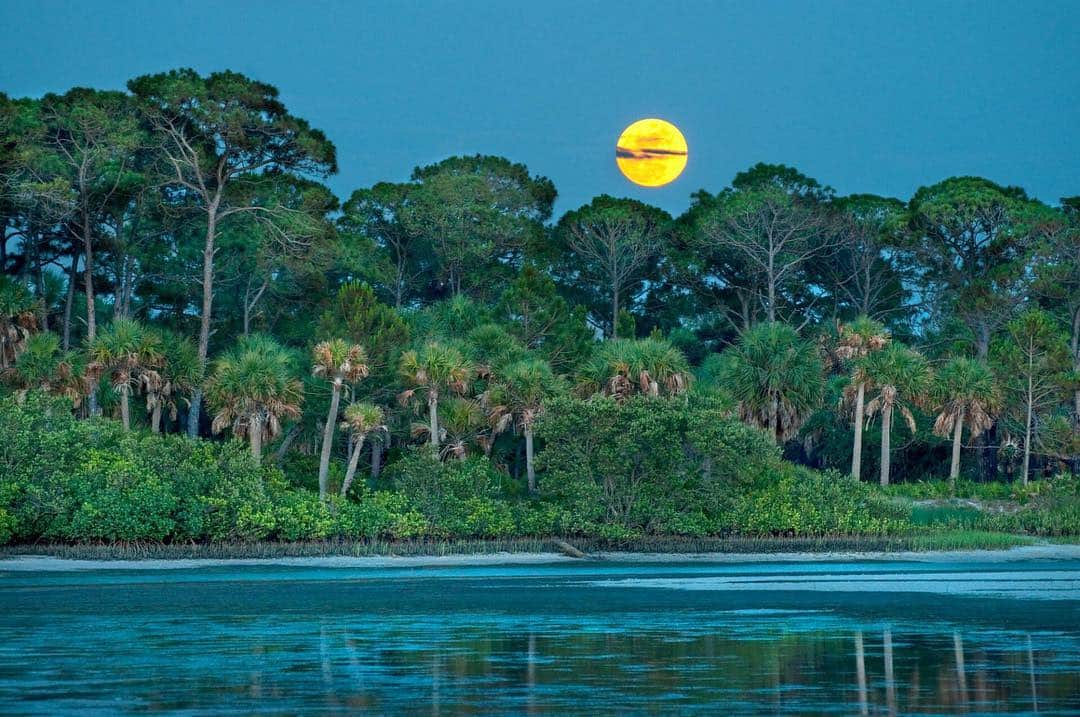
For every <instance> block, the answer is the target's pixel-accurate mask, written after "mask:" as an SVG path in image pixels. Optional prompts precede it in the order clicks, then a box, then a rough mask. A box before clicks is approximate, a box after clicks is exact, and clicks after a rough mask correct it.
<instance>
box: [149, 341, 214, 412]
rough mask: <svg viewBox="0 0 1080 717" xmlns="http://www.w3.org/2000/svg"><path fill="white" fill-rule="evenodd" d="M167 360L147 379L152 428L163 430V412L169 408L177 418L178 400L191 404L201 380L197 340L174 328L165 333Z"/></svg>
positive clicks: (164, 349)
mask: <svg viewBox="0 0 1080 717" xmlns="http://www.w3.org/2000/svg"><path fill="white" fill-rule="evenodd" d="M161 341H162V349H163V351H162V353H163V361H162V363H161V367H160V368H159V369H158V370H157V371H156V373H155V374H153V375H148V376H147V377H146V380H145V381H144V386H145V388H146V410H147V411H148V412H149V413H150V429H151V430H152V431H153V432H154V433H160V432H161V414H162V412H163V411H165V410H168V412H169V418H170V419H171V420H173V421H175V420H176V414H177V409H178V407H179V406H178V403H179V402H180V401H183V402H185V403H189V401H188V399H187V398H186V396H188V395H189V394H190V393H191V392H192V391H194V390H195V388H196V387H197V386H198V385H199V383H200V381H201V378H202V376H201V373H200V371H199V355H198V349H197V348H196V346H195V343H194V342H193V341H192V340H191V339H189V338H187V337H186V336H180V335H178V334H174V333H173V332H171V331H162V332H161Z"/></svg>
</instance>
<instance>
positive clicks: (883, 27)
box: [0, 0, 1080, 213]
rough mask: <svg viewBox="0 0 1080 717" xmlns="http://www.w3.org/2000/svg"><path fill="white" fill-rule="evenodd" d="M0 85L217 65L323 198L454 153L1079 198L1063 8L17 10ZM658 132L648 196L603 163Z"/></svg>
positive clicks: (9, 18) (3, 12)
mask: <svg viewBox="0 0 1080 717" xmlns="http://www.w3.org/2000/svg"><path fill="white" fill-rule="evenodd" d="M0 26H2V27H5V28H6V32H5V37H4V50H3V55H4V56H3V59H2V60H0V91H4V92H7V93H8V94H9V95H14V96H24V95H31V96H33V95H40V94H42V93H44V92H47V91H63V90H66V89H67V88H69V87H72V86H76V85H83V86H92V87H100V88H121V87H123V85H124V83H125V82H126V80H127V79H129V78H130V77H133V76H135V75H139V74H143V73H148V72H157V71H161V70H167V69H171V68H174V67H182V66H190V67H194V68H195V69H197V70H199V71H201V72H210V71H213V70H216V69H226V68H228V69H233V70H237V71H240V72H243V73H246V74H248V75H251V76H253V77H256V78H258V79H260V80H264V81H267V82H270V83H272V84H274V85H276V86H277V87H278V88H280V90H281V94H282V98H283V99H284V101H285V102H286V104H287V105H288V106H289V108H290V109H291V110H292V111H293V112H294V113H296V114H298V115H300V116H302V117H304V118H306V119H308V120H309V121H310V122H311V123H312V124H313V125H314V126H316V127H319V128H321V129H323V130H324V131H326V132H327V134H328V135H329V136H330V138H331V139H333V140H334V142H335V143H336V144H337V147H338V154H339V163H340V166H341V172H340V174H339V175H337V176H336V177H334V178H332V179H331V180H330V184H331V186H332V187H333V189H334V190H335V192H336V193H337V194H338V195H339V196H342V197H346V196H348V194H349V192H351V191H352V190H353V189H355V188H357V187H361V186H369V185H371V184H372V183H374V182H377V181H382V180H393V181H403V180H405V179H406V178H407V177H408V175H409V173H410V171H411V170H412V168H413V167H414V166H416V165H418V164H427V163H430V162H434V161H438V160H439V159H442V158H444V157H446V156H449V155H453V154H472V153H476V152H480V153H485V154H500V155H505V156H507V157H509V158H511V159H513V160H515V161H520V162H524V163H526V164H527V165H528V166H529V168H530V169H531V170H532V171H533V172H534V173H540V174H544V175H546V176H548V177H550V178H551V179H552V180H553V181H554V182H555V184H556V186H557V187H558V189H559V193H560V199H559V202H558V204H557V212H562V211H565V210H567V209H571V208H574V207H576V206H578V205H580V204H583V203H585V202H587V201H588V200H589V199H590V198H591V197H593V196H594V195H597V194H601V193H608V194H614V195H617V196H631V197H635V198H638V199H642V200H645V201H649V202H651V203H654V204H657V205H659V206H661V207H663V208H665V209H667V210H668V211H671V212H673V213H678V212H681V211H682V210H683V209H684V208H685V207H686V206H687V205H688V203H689V197H690V194H691V193H692V192H693V191H696V190H697V189H699V188H706V189H709V190H710V191H716V190H718V189H720V188H722V187H723V186H724V185H726V184H727V183H728V182H730V180H731V178H732V177H733V176H734V174H735V173H736V172H738V171H739V170H741V169H744V168H746V167H748V166H749V165H751V164H753V163H754V162H757V161H767V162H782V163H786V164H791V165H794V166H796V167H798V168H799V169H800V170H802V171H803V172H805V173H807V174H809V175H811V176H814V177H816V178H817V179H819V180H820V181H822V182H824V183H827V184H831V185H832V186H834V187H835V188H836V189H837V190H838V191H839V192H841V193H849V192H874V193H878V194H887V195H893V196H898V197H900V198H904V199H906V198H908V197H909V196H910V195H911V194H912V193H913V192H914V190H915V189H916V188H917V187H919V186H920V185H923V184H929V183H933V182H936V181H938V180H940V179H943V178H944V177H947V176H951V175H956V174H978V175H983V176H986V177H989V178H990V179H993V180H995V181H999V182H1002V183H1009V184H1019V185H1021V186H1023V187H1025V188H1026V189H1028V191H1029V192H1031V193H1032V194H1034V195H1035V196H1037V197H1039V198H1041V199H1043V200H1045V201H1049V202H1056V201H1057V199H1058V198H1059V197H1061V196H1063V195H1076V194H1080V131H1078V128H1080V71H1078V70H1080V32H1078V31H1077V28H1078V27H1080V2H1059V3H1040V2H1017V3H1011V2H1006V1H1005V0H986V1H985V2H981V3H967V2H933V3H931V2H914V3H879V2H858V3H856V2H850V3H839V2H821V3H809V2H798V3H796V2H777V3H771V2H750V1H749V0H746V1H744V2H739V3H724V2H710V3H692V2H679V3H672V5H671V6H670V7H666V6H665V4H663V3H657V2H647V3H646V2H642V3H639V2H618V3H610V4H609V3H599V2H596V3H593V2H543V3H527V2H509V1H506V2H494V1H493V2H487V3H477V2H440V3H417V2H404V1H400V0H399V1H395V2H363V3H361V2H350V3H344V2H342V3H332V2H307V3H304V2H292V3H290V2H261V3H254V2H251V3H248V2H239V1H238V0H230V1H228V2H221V1H219V2H170V3H165V2H141V3H138V2H137V3H130V2H128V3H112V2H79V3H75V2H51V1H44V0H35V1H34V2H17V1H16V0H0ZM650 116H657V117H662V118H665V119H668V120H670V121H672V122H674V123H676V124H677V125H678V126H679V127H680V128H681V129H682V131H683V133H684V134H685V135H686V138H687V141H688V143H689V145H690V160H689V164H688V166H687V169H686V171H685V173H684V174H683V176H682V177H681V178H680V179H679V180H678V181H676V182H675V183H673V184H672V185H669V186H668V187H665V188H662V189H652V190H649V189H643V188H638V187H635V186H634V185H631V184H630V183H629V182H627V181H626V180H625V179H623V178H622V176H621V175H620V174H619V173H618V170H617V168H616V166H615V160H614V153H615V140H616V138H617V137H618V134H619V132H620V131H621V130H622V129H623V127H624V126H626V125H628V124H629V123H630V122H632V121H634V120H636V119H639V118H642V117H650Z"/></svg>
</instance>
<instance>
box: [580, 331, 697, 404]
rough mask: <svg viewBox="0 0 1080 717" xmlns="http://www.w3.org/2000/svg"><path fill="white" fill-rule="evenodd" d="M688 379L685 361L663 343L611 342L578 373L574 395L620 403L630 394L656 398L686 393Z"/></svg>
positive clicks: (639, 340)
mask: <svg viewBox="0 0 1080 717" xmlns="http://www.w3.org/2000/svg"><path fill="white" fill-rule="evenodd" d="M691 378H692V375H691V373H690V365H689V364H688V363H687V362H686V357H685V356H683V353H682V351H679V349H677V348H676V347H675V346H673V345H672V344H671V343H670V342H668V341H665V340H663V339H655V338H647V339H611V340H609V341H605V342H604V343H602V344H600V345H599V346H598V347H597V348H596V351H594V352H593V356H592V358H590V359H589V360H588V361H587V362H586V363H585V365H584V366H583V367H582V369H581V374H580V377H579V381H578V387H577V391H578V392H579V393H583V394H585V395H592V394H596V393H600V394H603V395H605V396H613V397H614V398H615V399H616V400H619V401H622V400H625V399H626V398H628V397H630V396H631V395H633V394H636V393H640V394H642V395H645V396H652V397H657V396H660V395H661V394H665V395H678V394H681V393H683V392H684V391H686V389H687V388H688V387H689V385H690V380H691Z"/></svg>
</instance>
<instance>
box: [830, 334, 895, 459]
mask: <svg viewBox="0 0 1080 717" xmlns="http://www.w3.org/2000/svg"><path fill="white" fill-rule="evenodd" d="M889 339H890V336H889V331H888V329H886V328H885V326H884V325H883V324H881V323H879V322H877V321H874V320H873V319H871V318H868V317H866V316H860V317H859V318H857V319H855V320H854V321H852V322H851V323H850V324H845V325H843V326H841V327H840V336H839V341H838V342H837V347H836V352H835V353H836V355H837V357H839V358H840V359H842V360H845V361H850V360H858V359H861V358H863V357H864V356H867V355H869V354H870V353H871V352H873V351H880V350H881V349H883V348H885V346H887V345H888V343H889ZM844 398H845V399H846V400H847V401H849V402H850V403H853V404H854V407H855V427H854V430H855V437H854V441H853V446H852V449H851V476H852V477H853V478H854V479H855V480H859V477H860V474H861V473H862V434H863V412H864V409H865V407H866V381H865V377H863V376H861V375H860V374H859V373H858V372H857V371H856V372H855V375H853V376H852V380H851V383H850V384H849V386H848V387H847V389H845V391H844Z"/></svg>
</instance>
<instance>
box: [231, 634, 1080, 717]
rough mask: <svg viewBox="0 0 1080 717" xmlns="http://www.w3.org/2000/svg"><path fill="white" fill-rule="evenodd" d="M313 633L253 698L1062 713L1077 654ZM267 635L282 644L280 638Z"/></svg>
mask: <svg viewBox="0 0 1080 717" xmlns="http://www.w3.org/2000/svg"><path fill="white" fill-rule="evenodd" d="M314 627H315V629H314V630H312V631H311V632H309V633H307V637H306V638H301V641H304V640H306V644H304V645H293V646H291V647H289V648H288V649H290V650H292V651H295V652H296V653H297V654H296V655H294V657H296V658H297V659H299V658H300V657H301V655H303V656H304V657H303V659H299V662H298V663H296V664H294V665H293V666H292V667H289V668H287V670H285V674H284V675H283V673H282V671H281V670H280V669H279V670H271V669H269V668H267V669H266V670H257V669H256V670H251V671H248V672H245V673H244V678H246V679H245V684H244V692H245V693H246V694H247V695H248V696H250V697H251V698H260V697H261V698H264V699H266V698H271V697H273V696H275V695H281V694H288V693H289V692H290V688H295V687H296V684H292V685H290V684H289V683H288V681H287V680H285V679H283V677H284V676H286V675H287V674H288V673H293V678H294V679H300V678H304V679H305V680H306V681H307V684H306V685H305V689H308V690H312V691H313V694H312V695H311V696H312V697H317V700H318V702H317V704H320V705H323V706H326V707H327V708H329V707H332V706H340V707H349V708H353V709H356V708H365V709H372V710H375V711H379V710H394V709H397V708H401V707H410V706H411V708H417V707H418V706H420V705H424V706H423V707H421V708H420V709H421V710H422V711H430V712H431V713H433V714H437V713H439V712H440V711H447V710H449V711H454V712H456V711H459V710H460V709H461V707H462V705H468V706H472V707H476V708H482V706H483V705H487V704H490V700H492V699H495V700H498V702H497V704H500V705H503V706H504V707H505V708H506V709H510V710H512V711H518V712H527V713H538V712H550V711H551V710H552V709H553V707H552V703H551V701H552V700H553V699H554V700H558V699H560V690H559V687H560V686H567V688H568V689H572V690H573V693H574V694H578V695H581V694H586V695H589V697H588V698H587V699H588V700H589V702H586V703H583V704H581V705H579V706H580V707H581V708H582V709H586V708H587V707H588V705H589V704H590V703H594V704H595V705H596V706H597V707H606V708H612V709H613V708H615V707H616V706H618V705H620V704H622V705H625V703H624V702H620V701H621V700H625V699H627V698H628V696H633V698H634V699H637V700H646V701H649V700H660V699H666V698H669V697H670V696H671V695H676V694H677V695H681V698H680V699H682V700H684V701H685V703H686V704H703V703H709V702H720V703H722V702H723V701H725V700H740V701H742V702H741V704H744V705H745V704H747V703H746V702H744V700H748V699H749V700H756V701H759V703H760V706H761V707H762V708H764V709H768V710H776V711H796V712H797V711H800V707H802V708H804V709H806V710H809V711H815V708H817V709H820V708H821V706H824V705H829V704H831V705H834V706H836V705H850V707H851V710H850V711H851V712H852V713H854V712H856V710H857V711H858V713H859V714H877V713H886V712H887V713H888V714H890V715H896V714H902V713H910V712H922V711H930V712H935V711H937V712H943V711H944V712H961V711H973V712H984V711H987V710H999V709H1011V710H1034V711H1037V710H1038V709H1040V706H1041V705H1040V698H1043V699H1042V701H1044V702H1047V704H1053V705H1061V704H1063V701H1067V700H1068V699H1069V698H1073V699H1075V696H1074V694H1073V692H1074V690H1075V685H1074V684H1073V680H1074V676H1073V675H1071V674H1069V673H1068V672H1067V670H1062V669H1060V666H1061V665H1062V664H1065V663H1066V662H1067V661H1068V659H1072V658H1073V657H1075V656H1074V655H1072V653H1071V652H1068V650H1066V652H1064V653H1060V654H1059V653H1058V652H1057V649H1058V646H1059V645H1060V644H1062V643H1049V644H1047V643H1044V646H1043V647H1042V648H1041V649H1038V645H1039V643H1038V641H1037V640H1036V639H1034V638H1033V637H1032V636H1030V635H1026V636H1025V635H1024V634H1019V635H1018V634H1012V633H1002V632H977V631H974V632H961V631H959V630H948V631H943V632H942V633H939V634H928V633H921V632H919V633H916V632H909V631H908V630H907V629H906V628H904V627H899V628H898V627H897V625H882V626H881V627H871V626H867V627H863V628H862V629H856V630H852V631H850V632H846V634H845V633H844V632H837V631H835V630H834V629H828V628H822V629H817V628H815V629H810V630H799V629H795V628H793V627H792V625H791V624H790V623H787V622H786V621H783V620H770V619H769V618H762V619H760V620H754V619H747V620H746V621H745V622H739V623H736V624H733V625H728V626H722V627H719V628H717V629H716V630H715V631H711V630H707V629H701V630H686V631H671V630H667V631H665V630H655V631H653V630H649V631H634V630H626V629H623V628H622V627H620V626H615V625H609V626H604V627H599V626H596V625H584V626H581V627H580V628H574V627H572V626H567V625H561V626H558V627H554V628H553V627H550V626H548V627H546V628H545V626H544V625H543V623H539V624H536V625H526V626H524V627H522V626H519V627H517V628H511V627H509V626H503V625H499V624H491V625H486V626H471V627H468V628H463V629H455V628H454V627H453V625H452V623H440V624H438V625H426V626H425V625H423V624H419V625H412V626H407V625H403V624H395V625H388V624H383V625H373V624H367V623H365V624H363V625H360V624H355V625H349V626H343V625H341V624H340V623H335V622H334V621H333V620H330V621H325V620H324V621H322V622H321V623H317V624H316V625H315V626H314ZM293 637H294V638H296V637H298V636H297V635H296V634H295V633H294V634H293ZM265 639H266V640H267V641H268V643H272V637H271V636H269V635H267V636H265ZM1066 640H1068V638H1066ZM1063 644H1065V645H1068V644H1069V643H1068V642H1065V643H1063ZM248 649H249V650H250V653H249V654H252V655H264V656H272V655H274V654H275V653H278V652H280V649H281V648H280V646H274V645H273V644H262V643H261V641H260V639H259V637H255V639H254V640H253V641H252V644H250V645H249V646H248ZM305 662H306V665H307V668H304V666H303V663H305ZM1040 665H1042V666H1043V669H1044V670H1045V671H1044V672H1040V671H1039V668H1040ZM1054 667H1058V668H1059V669H1056V670H1055V669H1053V668H1054ZM305 672H306V675H305V674H304V673H305ZM310 678H314V680H312V679H310ZM315 692H317V693H318V694H317V695H315V694H314V693H315ZM1066 703H1067V702H1066ZM556 704H557V703H556ZM652 704H657V705H659V704H663V703H661V702H652ZM766 705H768V706H767V707H766Z"/></svg>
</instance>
